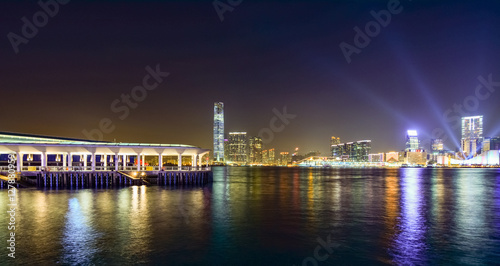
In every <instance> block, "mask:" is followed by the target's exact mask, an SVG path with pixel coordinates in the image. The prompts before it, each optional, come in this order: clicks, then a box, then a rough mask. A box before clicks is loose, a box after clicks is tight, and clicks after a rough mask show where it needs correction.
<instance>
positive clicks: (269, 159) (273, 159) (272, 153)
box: [267, 149, 276, 165]
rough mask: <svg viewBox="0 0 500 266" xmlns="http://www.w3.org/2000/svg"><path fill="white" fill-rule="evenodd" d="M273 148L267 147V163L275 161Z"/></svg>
mask: <svg viewBox="0 0 500 266" xmlns="http://www.w3.org/2000/svg"><path fill="white" fill-rule="evenodd" d="M274 156H275V155H274V149H269V157H268V162H267V164H269V165H274V164H275V163H276V157H274Z"/></svg>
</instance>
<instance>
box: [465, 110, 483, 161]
mask: <svg viewBox="0 0 500 266" xmlns="http://www.w3.org/2000/svg"><path fill="white" fill-rule="evenodd" d="M482 142H483V116H482V115H480V116H468V117H462V143H461V145H462V152H463V153H464V155H465V156H466V157H474V156H475V155H476V154H477V153H478V151H480V150H481V146H482Z"/></svg>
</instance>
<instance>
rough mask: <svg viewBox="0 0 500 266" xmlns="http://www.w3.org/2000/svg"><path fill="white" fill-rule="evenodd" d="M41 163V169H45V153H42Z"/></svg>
mask: <svg viewBox="0 0 500 266" xmlns="http://www.w3.org/2000/svg"><path fill="white" fill-rule="evenodd" d="M41 161H42V162H41V163H42V168H47V153H46V152H42V157H41Z"/></svg>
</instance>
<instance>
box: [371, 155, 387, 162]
mask: <svg viewBox="0 0 500 266" xmlns="http://www.w3.org/2000/svg"><path fill="white" fill-rule="evenodd" d="M368 162H371V163H378V162H384V154H383V153H376V154H369V155H368Z"/></svg>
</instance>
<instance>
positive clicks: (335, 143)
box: [330, 136, 340, 157]
mask: <svg viewBox="0 0 500 266" xmlns="http://www.w3.org/2000/svg"><path fill="white" fill-rule="evenodd" d="M339 144H340V138H336V137H335V136H332V138H331V140H330V154H331V155H332V157H337V156H336V154H335V153H336V152H334V151H335V150H336V149H337V147H338V145H339Z"/></svg>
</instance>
